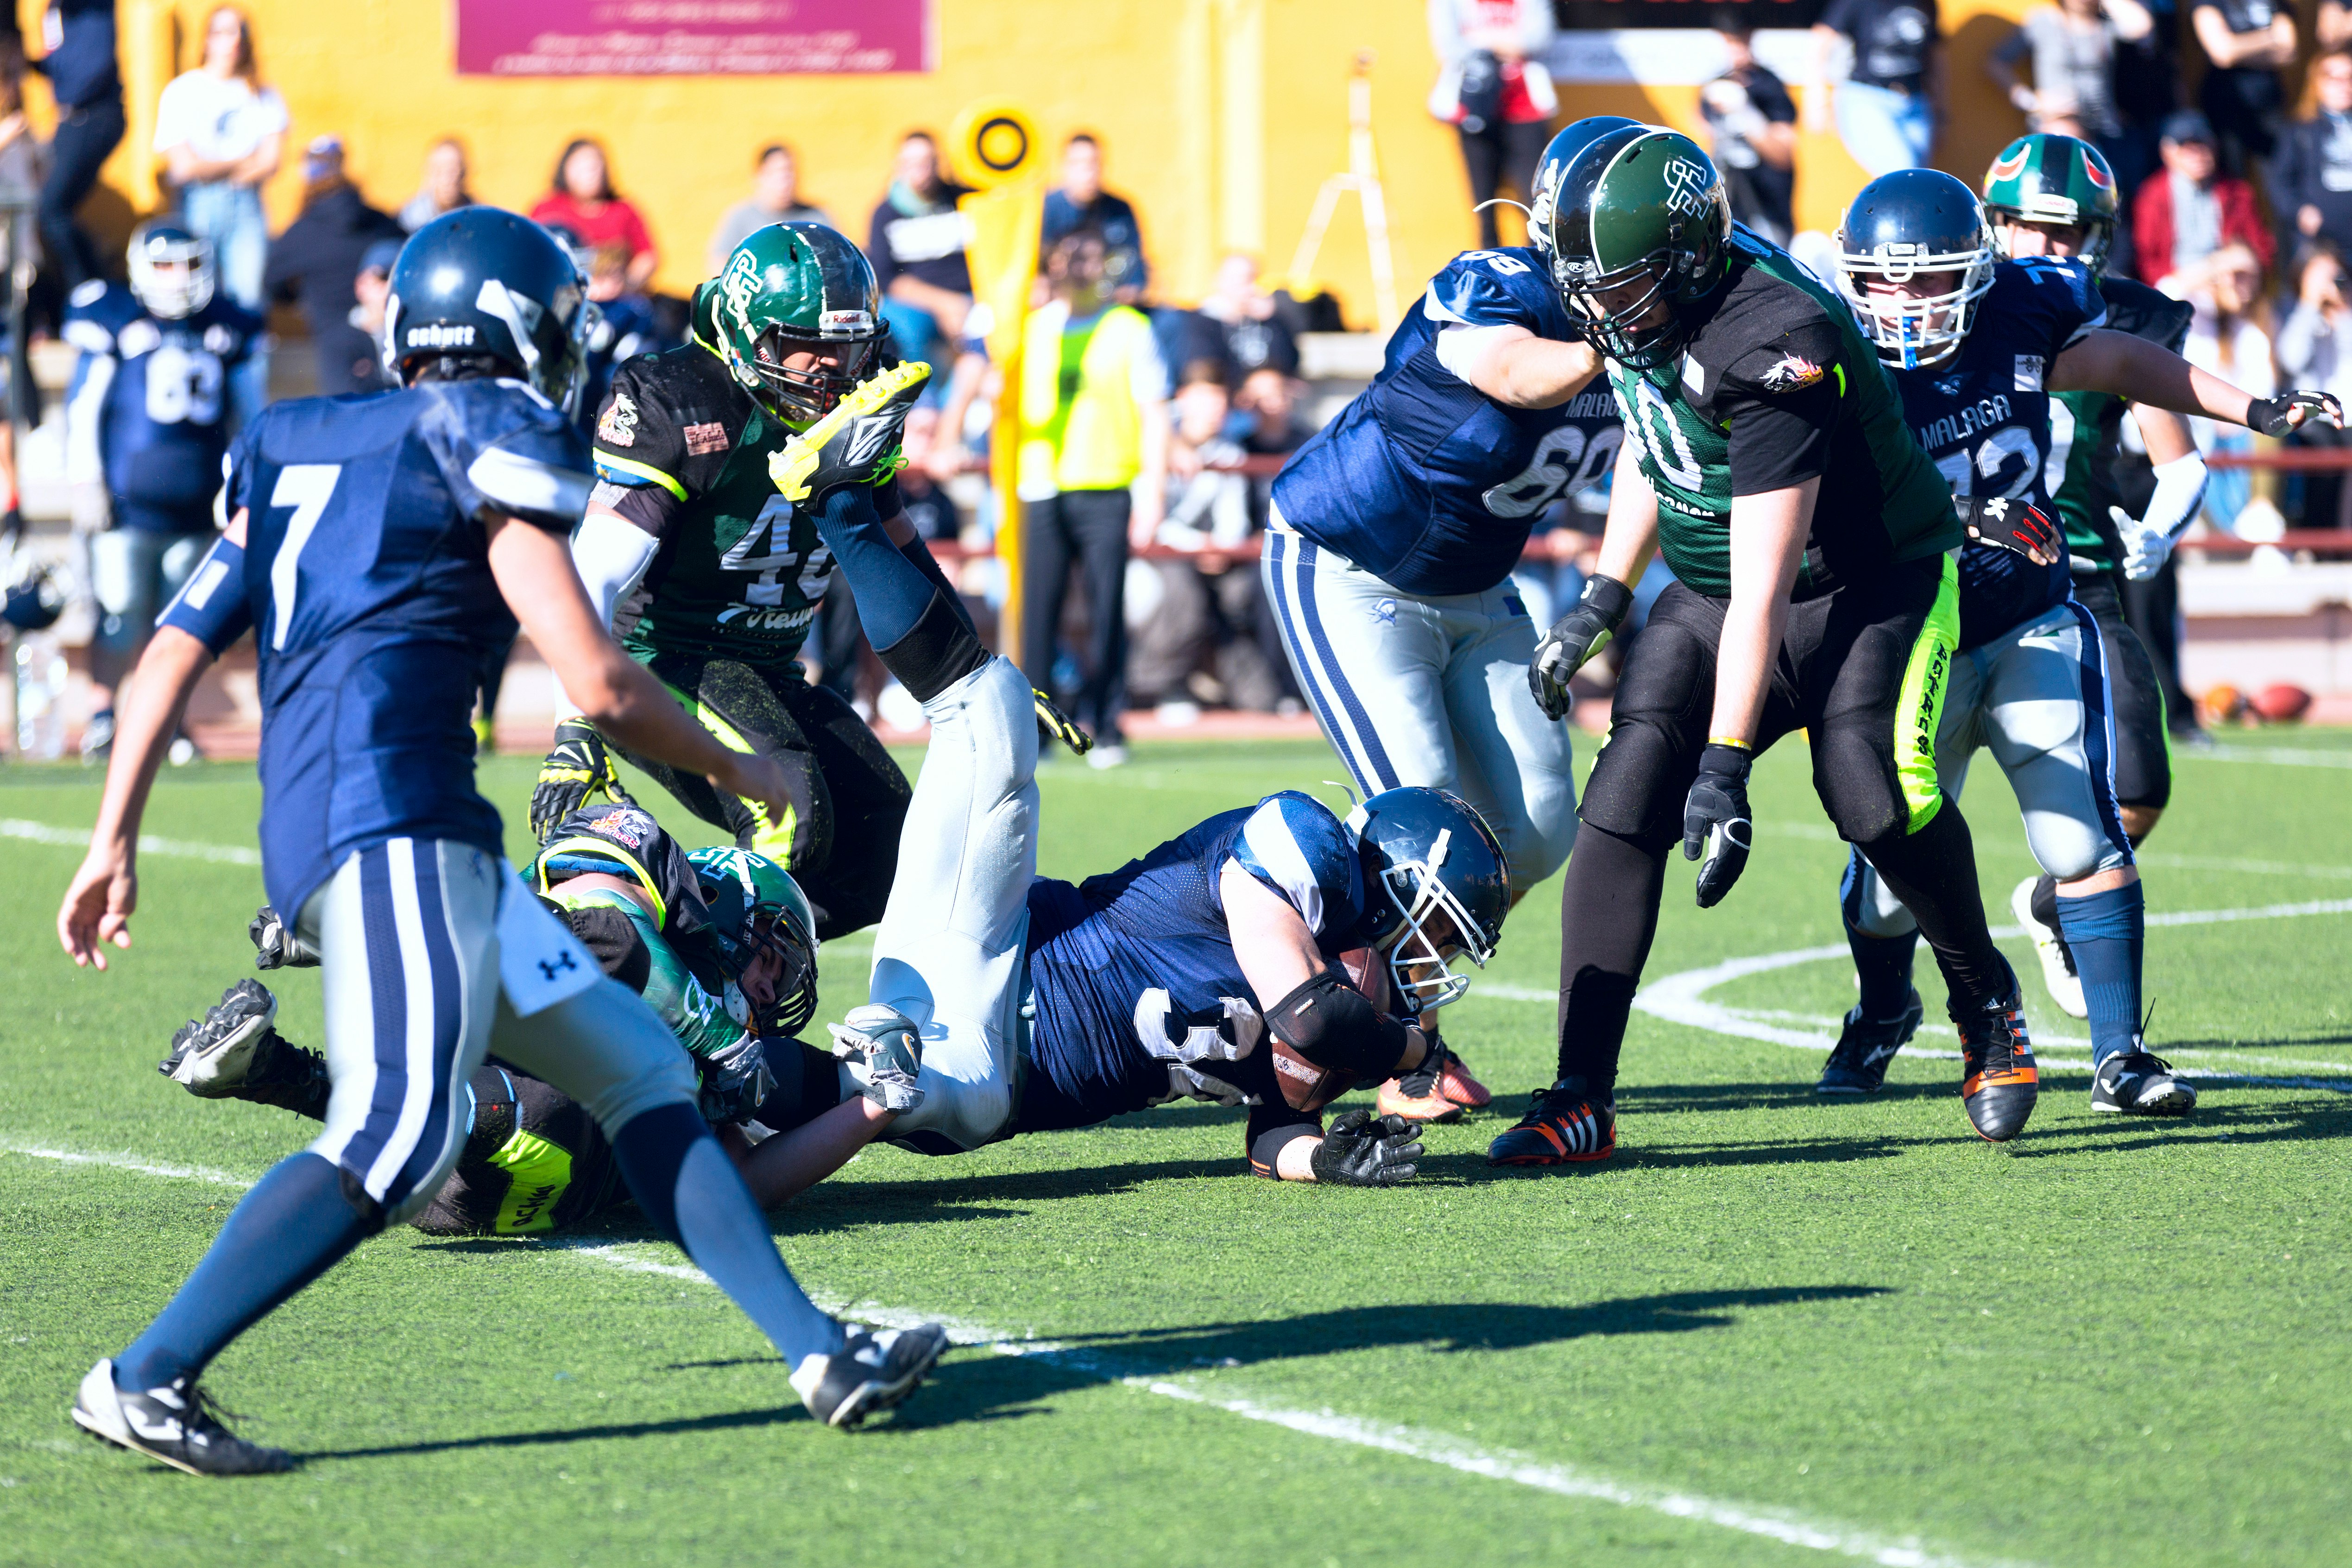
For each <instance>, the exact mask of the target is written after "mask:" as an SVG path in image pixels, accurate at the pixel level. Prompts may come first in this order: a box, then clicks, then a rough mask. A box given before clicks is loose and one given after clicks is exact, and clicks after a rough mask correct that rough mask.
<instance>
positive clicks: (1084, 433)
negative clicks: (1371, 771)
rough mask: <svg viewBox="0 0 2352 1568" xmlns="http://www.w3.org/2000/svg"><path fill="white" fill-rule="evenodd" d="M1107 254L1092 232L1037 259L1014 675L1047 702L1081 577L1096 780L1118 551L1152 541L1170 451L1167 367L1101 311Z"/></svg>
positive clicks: (1120, 567)
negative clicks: (1072, 589) (1040, 267)
mask: <svg viewBox="0 0 2352 1568" xmlns="http://www.w3.org/2000/svg"><path fill="white" fill-rule="evenodd" d="M1108 249H1109V247H1108V246H1106V245H1104V243H1103V239H1102V236H1101V235H1097V234H1096V233H1095V232H1094V231H1093V230H1091V229H1079V230H1077V231H1076V232H1075V233H1072V234H1068V235H1064V236H1063V237H1062V241H1061V243H1060V244H1058V245H1056V246H1055V247H1054V249H1053V251H1052V252H1051V253H1050V255H1049V256H1048V257H1047V259H1046V277H1048V279H1049V280H1050V282H1051V285H1052V288H1053V297H1052V298H1051V299H1050V300H1049V301H1048V302H1047V303H1046V304H1045V305H1043V306H1040V307H1039V308H1036V309H1034V310H1033V311H1031V312H1030V313H1029V319H1028V321H1027V322H1026V323H1025V325H1024V334H1023V339H1022V347H1021V428H1022V433H1023V437H1022V444H1021V470H1020V472H1021V480H1020V483H1021V500H1022V503H1023V507H1022V510H1023V515H1024V518H1025V520H1026V524H1027V526H1026V528H1025V531H1024V541H1023V559H1024V561H1025V562H1026V563H1027V568H1026V570H1027V583H1026V587H1025V591H1024V596H1023V598H1024V611H1023V623H1022V628H1021V647H1022V655H1021V667H1022V668H1023V669H1024V671H1026V672H1027V673H1028V675H1029V678H1030V680H1031V681H1032V682H1033V683H1034V685H1036V686H1037V687H1038V688H1039V689H1040V690H1047V691H1050V690H1052V689H1053V688H1054V685H1055V681H1054V665H1055V640H1056V638H1055V633H1056V632H1058V631H1059V630H1060V627H1061V623H1062V611H1063V608H1064V603H1065V601H1066V596H1067V592H1068V578H1069V574H1070V570H1071V568H1072V567H1074V566H1076V567H1077V568H1079V569H1080V570H1082V572H1083V573H1084V575H1085V578H1086V584H1087V616H1088V619H1089V621H1090V622H1091V624H1092V635H1091V637H1090V639H1089V642H1090V647H1089V649H1088V657H1087V661H1086V668H1085V674H1084V676H1083V679H1082V681H1081V682H1080V684H1079V689H1078V691H1077V692H1076V702H1075V705H1074V709H1073V711H1074V716H1076V718H1077V719H1078V720H1079V721H1080V722H1081V723H1084V724H1086V725H1087V727H1090V728H1091V729H1092V730H1093V731H1094V735H1095V749H1094V750H1093V751H1091V752H1089V753H1088V754H1087V761H1089V762H1090V763H1092V764H1093V765H1094V766H1096V767H1097V768H1116V767H1118V765H1119V764H1120V763H1122V762H1125V761H1126V760H1127V747H1126V745H1125V743H1124V742H1123V741H1122V740H1121V738H1120V736H1119V727H1118V719H1119V710H1120V708H1121V706H1123V692H1124V687H1125V684H1126V683H1125V678H1124V677H1125V674H1126V667H1127V622H1126V598H1127V589H1126V582H1127V561H1128V549H1129V542H1130V539H1131V540H1132V542H1133V543H1134V544H1135V545H1136V546H1137V547H1138V548H1140V547H1142V546H1144V545H1148V544H1150V542H1151V540H1152V538H1153V536H1154V535H1155V534H1157V533H1158V532H1159V530H1160V518H1161V516H1162V512H1163V507H1164V503H1165V499H1166V494H1167V491H1166V485H1167V475H1168V437H1169V423H1168V371H1167V367H1166V366H1165V365H1164V364H1163V363H1162V362H1161V361H1160V350H1159V348H1158V346H1157V344H1156V343H1155V342H1154V340H1153V339H1152V335H1151V323H1150V319H1147V318H1146V317H1145V316H1144V314H1143V312H1141V311H1140V310H1138V309H1136V308H1134V307H1133V306H1131V305H1118V304H1114V303H1112V302H1111V300H1110V298H1109V293H1108V279H1107V278H1106V277H1105V276H1104V267H1103V263H1104V260H1105V258H1106V256H1107V255H1108ZM1065 367H1067V368H1065Z"/></svg>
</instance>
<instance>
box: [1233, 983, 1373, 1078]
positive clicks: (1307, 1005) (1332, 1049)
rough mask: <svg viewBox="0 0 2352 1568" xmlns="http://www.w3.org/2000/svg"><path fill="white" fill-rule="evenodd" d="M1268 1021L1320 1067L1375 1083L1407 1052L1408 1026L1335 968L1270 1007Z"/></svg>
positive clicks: (1276, 1034)
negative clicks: (1388, 1013) (1376, 1005)
mask: <svg viewBox="0 0 2352 1568" xmlns="http://www.w3.org/2000/svg"><path fill="white" fill-rule="evenodd" d="M1265 1021H1266V1024H1267V1027H1269V1028H1270V1029H1272V1030H1273V1031H1274V1038H1275V1039H1276V1040H1279V1041H1281V1042H1282V1043H1283V1044H1284V1045H1286V1046H1288V1047H1289V1048H1290V1049H1291V1050H1292V1051H1296V1052H1297V1054H1298V1055H1299V1056H1301V1057H1303V1058H1305V1059H1306V1060H1307V1061H1311V1062H1313V1063H1314V1064H1315V1065H1316V1066H1318V1067H1326V1068H1336V1069H1339V1070H1341V1071H1349V1072H1353V1073H1355V1074H1356V1075H1357V1076H1358V1077H1360V1078H1363V1079H1367V1080H1369V1081H1370V1082H1379V1081H1380V1080H1381V1079H1383V1078H1386V1077H1388V1076H1389V1074H1390V1073H1391V1072H1392V1071H1395V1069H1396V1064H1397V1062H1398V1061H1400V1060H1401V1059H1402V1057H1403V1055H1404V1051H1405V1044H1406V1040H1407V1036H1406V1032H1405V1026H1404V1025H1403V1024H1402V1023H1400V1022H1398V1021H1397V1020H1396V1019H1392V1018H1391V1017H1389V1016H1388V1015H1387V1014H1386V1013H1383V1012H1381V1010H1380V1009H1378V1008H1375V1007H1374V1006H1372V1004H1371V1003H1370V1002H1369V1001H1367V1000H1365V999H1364V994H1363V993H1362V992H1361V991H1359V990H1357V989H1356V988H1354V987H1353V986H1350V985H1349V984H1348V982H1347V981H1346V980H1344V979H1342V978H1341V977H1339V975H1338V974H1336V973H1335V972H1333V971H1331V970H1329V969H1326V970H1325V971H1323V973H1321V974H1319V975H1318V976H1316V977H1314V978H1313V979H1311V980H1308V981H1307V983H1306V984H1305V985H1303V986H1301V987H1299V988H1297V990H1295V991H1293V992H1291V993H1290V994H1289V995H1288V996H1286V997H1285V998H1282V999H1281V1000H1280V1001H1278V1002H1276V1003H1275V1004H1274V1006H1273V1007H1271V1008H1269V1009H1266V1015H1265Z"/></svg>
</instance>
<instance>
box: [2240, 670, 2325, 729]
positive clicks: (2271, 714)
mask: <svg viewBox="0 0 2352 1568" xmlns="http://www.w3.org/2000/svg"><path fill="white" fill-rule="evenodd" d="M2246 706H2248V707H2250V708H2252V709H2253V710H2254V712H2255V714H2256V715H2258V716H2260V717H2261V719H2262V721H2263V723H2264V724H2293V723H2294V722H2295V721H2296V720H2297V719H2300V718H2301V717H2303V716H2304V715H2305V714H2307V713H2309V712H2310V711H2311V694H2310V693H2309V692H2307V691H2305V690H2304V689H2303V688H2302V687H2301V686H2298V685H2289V684H2288V683H2287V682H2285V681H2278V682H2274V683H2273V684H2272V685H2267V686H2264V687H2263V689H2262V690H2261V691H2258V692H2256V693H2255V694H2254V695H2253V698H2252V701H2250V702H2248V703H2247V704H2246Z"/></svg>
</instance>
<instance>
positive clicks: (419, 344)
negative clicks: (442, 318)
mask: <svg viewBox="0 0 2352 1568" xmlns="http://www.w3.org/2000/svg"><path fill="white" fill-rule="evenodd" d="M404 341H405V342H406V343H407V344H408V346H409V347H410V348H412V349H470V348H472V347H473V346H474V329H472V328H471V327H467V326H444V325H441V324H439V323H436V324H434V325H432V326H429V327H411V328H410V329H408V336H407V337H406V338H405V339H404Z"/></svg>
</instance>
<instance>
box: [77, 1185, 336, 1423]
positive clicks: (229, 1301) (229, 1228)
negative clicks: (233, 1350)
mask: <svg viewBox="0 0 2352 1568" xmlns="http://www.w3.org/2000/svg"><path fill="white" fill-rule="evenodd" d="M342 1179H343V1178H342V1172H341V1170H339V1169H337V1168H336V1166H334V1164H333V1163H332V1162H331V1161H330V1160H328V1159H326V1158H324V1157H323V1156H321V1155H314V1154H311V1153H310V1151H309V1150H307V1149H306V1150H304V1151H303V1152H302V1153H300V1154H299V1155H289V1157H287V1158H285V1159H282V1160H280V1161H278V1164H277V1165H276V1166H272V1167H271V1168H270V1171H269V1174H268V1175H267V1176H263V1177H262V1178H261V1179H260V1180H259V1181H258V1182H256V1183H255V1184H254V1186H253V1190H252V1191H251V1192H248V1193H247V1194H246V1195H245V1198H244V1201H242V1202H240V1203H239V1204H238V1205H237V1206H236V1210H235V1211H234V1212H232V1213H231V1214H230V1215H229V1217H228V1223H227V1224H226V1225H224V1226H222V1227H221V1233H220V1234H219V1235H218V1236H217V1237H215V1238H214V1239H213V1245H212V1250H210V1251H208V1252H206V1253H205V1258H204V1261H203V1262H201V1263H198V1264H197V1265H196V1271H195V1272H194V1273H193V1274H191V1275H189V1276H188V1279H187V1282H186V1283H185V1284H184V1285H182V1286H181V1287H180V1292H179V1294H178V1295H175V1296H173V1298H172V1304H171V1305H170V1306H168V1307H165V1308H164V1309H163V1315H161V1316H160V1317H158V1318H157V1319H156V1320H155V1321H154V1322H152V1323H150V1324H148V1325H147V1332H146V1333H142V1334H141V1335H140V1336H139V1337H138V1338H137V1339H136V1340H133V1341H132V1342H131V1348H130V1349H128V1350H126V1351H124V1352H123V1353H122V1354H121V1355H118V1356H116V1357H115V1358H114V1385H115V1386H116V1387H117V1388H124V1389H133V1390H137V1389H147V1388H161V1387H162V1386H163V1385H165V1384H167V1383H170V1382H172V1381H173V1379H174V1378H178V1377H194V1376H197V1375H201V1374H202V1373H203V1371H204V1369H205V1365H206V1364H208V1363H210V1362H211V1360H212V1358H213V1357H214V1356H215V1355H218V1354H220V1353H221V1350H222V1347H224V1346H225V1345H226V1344H227V1343H229V1342H230V1341H231V1340H233V1339H235V1338H236V1336H237V1335H239V1334H241V1333H244V1332H245V1331H246V1330H247V1328H248V1327H250V1326H251V1325H252V1324H253V1323H255V1322H257V1321H259V1320H260V1319H261V1318H262V1317H263V1316H265V1315H266V1314H268V1312H270V1311H272V1310H273V1309H274V1308H276V1307H277V1305H278V1303H279V1302H280V1301H285V1300H286V1299H287V1298H288V1297H289V1296H291V1295H292V1294H293V1293H294V1292H295V1291H299V1290H300V1289H301V1288H302V1287H303V1286H305V1285H307V1284H309V1283H310V1281H313V1280H315V1279H317V1278H318V1277H319V1276H320V1275H321V1274H323V1273H325V1272H326V1271H327V1270H328V1269H329V1268H331V1267H332V1266H333V1265H334V1263H335V1262H336V1261H337V1260H339V1259H341V1257H342V1256H343V1254H345V1253H346V1252H349V1251H350V1250H351V1249H352V1248H354V1247H356V1246H358V1245H359V1244H360V1241H361V1240H362V1239H363V1238H365V1237H367V1236H369V1235H371V1234H373V1231H374V1230H375V1229H376V1226H375V1225H373V1224H371V1223H370V1222H369V1221H367V1220H365V1219H362V1218H361V1217H360V1214H359V1211H358V1210H357V1209H355V1208H354V1207H352V1204H351V1202H350V1201H349V1200H348V1199H346V1198H345V1197H343V1191H342Z"/></svg>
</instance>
